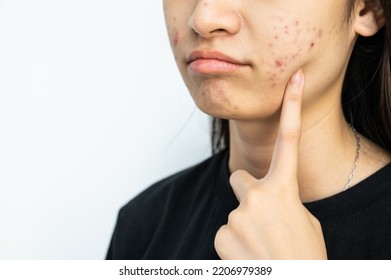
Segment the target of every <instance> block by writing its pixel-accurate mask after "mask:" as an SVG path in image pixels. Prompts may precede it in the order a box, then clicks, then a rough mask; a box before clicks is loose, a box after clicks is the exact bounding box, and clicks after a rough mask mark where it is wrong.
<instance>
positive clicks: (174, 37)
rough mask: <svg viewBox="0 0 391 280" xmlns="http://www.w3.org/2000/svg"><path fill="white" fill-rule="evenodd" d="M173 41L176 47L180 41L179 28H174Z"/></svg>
mask: <svg viewBox="0 0 391 280" xmlns="http://www.w3.org/2000/svg"><path fill="white" fill-rule="evenodd" d="M172 38H173V40H172V43H173V44H174V47H176V46H177V45H178V43H179V32H178V31H177V30H174V35H173V37H172Z"/></svg>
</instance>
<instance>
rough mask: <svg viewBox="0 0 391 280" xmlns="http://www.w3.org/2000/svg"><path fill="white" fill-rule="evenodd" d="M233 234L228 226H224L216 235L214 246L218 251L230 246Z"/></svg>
mask: <svg viewBox="0 0 391 280" xmlns="http://www.w3.org/2000/svg"><path fill="white" fill-rule="evenodd" d="M230 236H231V233H230V230H229V228H228V226H227V225H223V226H222V227H221V228H220V229H219V230H218V231H217V233H216V236H215V240H214V245H215V248H216V249H222V248H224V247H225V246H227V245H228V243H229V239H230Z"/></svg>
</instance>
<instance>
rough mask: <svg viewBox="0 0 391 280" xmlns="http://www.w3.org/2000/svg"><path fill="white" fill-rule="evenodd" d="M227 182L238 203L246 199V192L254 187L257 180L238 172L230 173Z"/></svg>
mask: <svg viewBox="0 0 391 280" xmlns="http://www.w3.org/2000/svg"><path fill="white" fill-rule="evenodd" d="M229 182H230V184H231V187H232V189H233V191H234V193H235V196H236V198H237V199H238V201H239V203H240V202H241V201H242V200H243V199H244V198H245V197H246V195H247V192H248V191H249V190H250V189H251V188H253V187H255V186H256V184H257V183H258V180H257V179H256V178H254V177H253V176H251V175H250V174H249V173H248V172H247V171H244V170H238V171H235V172H233V173H232V175H231V177H230V178H229Z"/></svg>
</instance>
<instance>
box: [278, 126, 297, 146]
mask: <svg viewBox="0 0 391 280" xmlns="http://www.w3.org/2000/svg"><path fill="white" fill-rule="evenodd" d="M280 137H281V139H282V140H283V141H288V142H297V141H298V140H300V128H299V127H290V128H285V129H282V131H281V134H280Z"/></svg>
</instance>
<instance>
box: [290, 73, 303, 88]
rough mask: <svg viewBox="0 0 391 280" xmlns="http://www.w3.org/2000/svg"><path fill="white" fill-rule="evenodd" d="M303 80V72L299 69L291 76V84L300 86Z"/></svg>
mask: <svg viewBox="0 0 391 280" xmlns="http://www.w3.org/2000/svg"><path fill="white" fill-rule="evenodd" d="M302 81H303V72H302V71H301V70H300V69H299V70H297V72H296V73H295V74H294V75H293V76H292V78H291V85H293V86H298V85H300V84H301V82H302Z"/></svg>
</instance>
